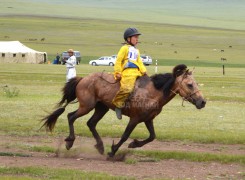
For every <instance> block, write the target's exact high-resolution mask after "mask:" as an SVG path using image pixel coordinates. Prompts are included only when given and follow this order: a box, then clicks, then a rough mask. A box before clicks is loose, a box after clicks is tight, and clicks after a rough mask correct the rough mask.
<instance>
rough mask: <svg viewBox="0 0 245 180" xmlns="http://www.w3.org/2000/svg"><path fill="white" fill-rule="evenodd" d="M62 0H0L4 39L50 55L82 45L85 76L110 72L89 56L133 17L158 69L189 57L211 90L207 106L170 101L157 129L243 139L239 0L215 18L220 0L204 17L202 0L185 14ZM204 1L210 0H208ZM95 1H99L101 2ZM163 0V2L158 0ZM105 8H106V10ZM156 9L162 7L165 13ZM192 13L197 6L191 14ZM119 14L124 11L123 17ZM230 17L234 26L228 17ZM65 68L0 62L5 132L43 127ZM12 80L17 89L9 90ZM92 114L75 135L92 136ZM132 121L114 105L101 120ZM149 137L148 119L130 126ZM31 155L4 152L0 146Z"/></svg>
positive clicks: (106, 123)
mask: <svg viewBox="0 0 245 180" xmlns="http://www.w3.org/2000/svg"><path fill="white" fill-rule="evenodd" d="M59 2H60V4H56V3H57V1H55V0H54V1H52V2H48V1H42V2H40V1H39V0H37V1H31V0H30V1H29V0H28V1H21V0H15V1H14V3H13V4H9V1H5V0H4V1H1V2H0V5H1V6H0V26H1V33H0V41H10V40H18V41H21V42H22V43H24V44H25V45H27V46H29V47H31V48H33V49H36V50H38V51H45V52H47V53H48V58H49V60H50V61H52V60H53V59H54V57H55V55H56V53H57V52H58V53H61V52H62V51H64V50H67V49H69V48H73V49H75V50H79V51H80V52H81V53H82V64H80V65H79V66H77V72H78V75H79V76H86V75H87V74H89V73H93V72H101V71H103V70H105V71H106V72H112V71H113V68H112V67H92V66H89V65H88V61H89V60H91V59H94V58H97V57H99V56H103V55H112V54H116V53H117V51H118V49H119V48H120V46H121V43H122V33H123V31H124V29H125V28H127V27H129V26H134V27H137V28H138V29H139V30H140V31H141V32H142V33H143V35H142V36H141V38H140V41H141V43H140V44H139V46H138V47H139V49H140V51H141V53H142V54H143V53H144V54H149V55H151V56H152V58H153V60H154V63H155V60H156V59H157V60H158V65H159V66H158V72H161V73H164V72H171V69H172V68H173V66H174V65H176V64H180V63H185V64H187V65H188V66H189V68H190V69H192V68H193V67H195V74H194V76H195V78H196V80H197V81H198V82H199V84H200V88H201V90H202V91H203V93H204V95H205V97H206V99H207V105H206V107H205V108H204V109H202V110H201V111H199V110H197V109H195V107H193V106H192V105H191V104H189V103H185V104H184V106H185V107H182V106H181V103H182V101H181V98H179V97H177V98H175V99H174V100H173V101H171V102H170V103H169V104H168V105H166V106H165V107H164V108H163V111H162V113H161V114H160V115H159V116H157V117H156V118H155V120H154V125H155V130H156V135H157V139H158V140H159V141H170V142H171V141H181V142H183V143H185V142H197V143H216V144H241V145H244V144H245V122H244V117H245V111H244V105H245V92H244V89H245V78H244V74H245V61H244V57H245V52H244V49H245V31H244V29H245V28H244V27H243V25H242V22H243V21H244V16H241V14H242V12H243V10H242V11H241V9H243V8H242V7H243V5H241V6H240V7H239V8H238V6H237V4H236V5H234V4H232V3H231V4H226V5H225V6H226V7H225V9H226V10H227V12H228V11H229V7H231V8H232V9H233V8H234V7H237V8H236V9H237V13H233V15H231V14H230V13H227V14H226V15H225V16H221V15H222V14H219V12H220V11H219V10H218V11H217V12H216V13H217V14H218V15H220V16H219V17H216V18H217V19H216V20H212V17H213V16H214V15H215V11H214V9H215V7H216V5H217V2H216V3H215V5H214V7H212V10H211V11H210V14H209V15H207V16H208V17H207V16H205V17H202V16H199V15H200V14H199V12H198V10H199V8H198V5H197V4H198V2H197V3H195V2H194V1H192V0H190V2H192V3H194V4H195V7H196V8H197V9H194V10H190V9H189V7H186V8H187V9H188V10H186V12H185V13H186V14H185V16H183V17H182V18H180V14H181V12H182V10H181V8H180V7H181V6H180V7H176V8H173V9H172V8H171V7H169V6H167V7H168V8H169V9H168V10H166V11H161V10H159V9H157V8H156V7H154V5H152V3H150V4H148V6H149V8H150V10H149V13H147V14H146V13H145V12H144V11H143V10H145V9H144V8H143V7H142V5H140V6H139V10H137V11H136V12H135V13H136V14H137V15H138V16H139V17H140V18H137V17H136V16H135V17H136V18H135V17H134V18H135V19H134V18H133V19H129V15H128V12H129V11H126V12H122V11H123V10H120V9H117V8H118V7H114V6H113V5H111V6H110V7H108V6H107V7H105V5H102V4H101V2H100V1H96V3H95V1H93V2H92V1H91V2H90V1H89V2H87V1H86V2H87V3H85V4H86V6H84V4H83V3H82V2H81V1H75V0H73V1H72V2H73V3H74V4H73V5H72V7H73V8H74V9H73V10H74V11H73V12H72V13H71V14H69V15H68V14H67V12H66V8H67V6H66V4H65V3H64V1H63V0H62V1H59ZM124 2H126V1H124ZM157 2H158V3H160V1H157ZM161 2H162V1H161ZM236 2H237V1H236ZM118 3H119V4H120V3H121V2H118ZM144 3H147V1H144ZM176 3H177V1H176V2H175V4H176ZM179 3H182V1H181V2H180V1H179ZM208 3H210V1H207V4H208ZM160 4H161V3H160ZM177 4H178V3H177ZM218 4H219V3H218ZM158 5H159V4H158ZM182 5H183V4H182ZM228 6H229V7H228ZM33 7H35V8H33ZM204 7H206V6H204ZM98 8H99V9H100V11H98V12H97V10H98ZM159 8H160V9H161V5H159ZM108 10H109V12H110V13H109V14H106V13H107V11H108ZM129 10H130V9H129ZM81 11H82V13H81ZM194 11H195V12H194ZM95 12H96V13H95ZM120 13H121V14H120ZM160 13H162V14H161V15H159V14H160ZM173 13H174V14H173ZM193 13H194V15H193V16H192V17H190V14H193ZM119 14H120V15H119ZM122 14H124V15H125V16H124V17H123V18H121V17H122ZM217 14H216V15H217ZM156 15H158V16H157V17H156ZM146 16H147V17H146ZM166 19H167V20H166ZM204 19H205V20H204ZM237 19H239V20H237ZM169 22H170V23H169ZM181 22H183V23H181ZM197 22H198V23H197ZM228 24H229V25H230V26H227V25H228ZM227 27H230V28H227ZM42 38H45V41H41V39H42ZM33 39H36V40H33ZM221 50H224V51H223V52H221ZM221 58H226V59H227V61H220V59H221ZM222 65H225V67H226V68H225V70H226V71H225V75H223V74H222V68H221V67H222ZM147 70H148V72H149V74H150V75H151V74H154V73H155V66H148V67H147ZM65 71H66V70H65V67H64V66H62V65H48V64H0V107H1V108H0V135H1V136H9V137H23V138H24V137H34V136H36V137H46V136H47V133H46V132H45V130H44V129H41V130H40V129H39V128H40V126H41V124H40V122H39V120H40V119H41V118H42V117H43V116H45V115H46V114H47V112H51V111H53V107H54V106H55V103H56V102H58V101H59V100H60V98H61V88H62V87H63V85H64V83H65ZM14 90H17V92H18V93H16V96H13V97H11V94H13V91H14ZM76 108H77V105H76V104H75V105H70V106H69V107H67V109H66V113H68V112H70V111H73V110H74V109H76ZM66 113H64V114H63V115H62V116H61V117H60V118H59V120H58V122H57V126H56V128H55V130H54V132H53V134H48V135H50V136H54V137H57V136H66V135H67V134H68V125H67V118H66ZM91 114H92V112H91V113H89V114H88V115H86V116H84V117H81V118H79V119H78V120H77V121H76V122H75V132H76V135H78V136H87V137H91V133H90V131H89V129H88V128H87V126H86V121H87V120H88V119H89V118H90V116H91ZM127 122H128V119H127V117H123V120H122V121H118V120H117V119H116V116H115V113H114V112H113V111H109V112H108V113H107V115H106V116H105V117H104V118H103V119H102V120H101V122H100V123H99V124H98V127H97V129H98V131H99V133H100V134H101V135H102V136H103V137H112V138H116V137H120V136H121V135H122V133H123V131H124V129H125V127H126V124H127ZM146 137H148V131H147V129H146V128H145V127H144V125H143V124H140V125H138V126H137V128H136V129H135V131H134V132H133V134H132V135H131V138H140V139H144V138H146ZM17 146H18V147H17ZM9 148H10V150H11V149H20V150H23V151H35V152H45V153H53V152H54V151H55V150H54V148H53V147H50V146H46V145H43V146H33V147H29V146H25V144H21V142H20V143H19V144H17V145H16V144H15V145H14V146H13V147H12V146H11V147H10V146H9ZM30 148H31V149H30ZM109 149H110V147H109V145H106V151H109ZM132 153H133V154H137V153H138V154H139V155H140V156H141V155H143V156H148V157H153V159H156V160H161V159H177V160H187V161H196V162H206V161H208V162H209V161H217V162H222V163H224V162H229V163H241V164H244V156H242V155H239V156H238V155H237V156H234V157H233V156H230V155H213V154H205V153H200V154H197V153H192V152H159V151H138V152H137V151H135V152H134V151H133V152H132ZM25 155H26V154H22V153H15V152H0V156H25ZM135 162H136V161H135V160H134V159H132V160H130V159H129V160H128V161H127V162H126V163H129V164H130V163H131V164H134V163H135ZM0 174H2V175H4V176H3V178H5V179H11V178H12V179H16V178H18V179H33V178H36V179H43V178H44V179H45V178H46V179H48V178H54V179H62V178H64V177H68V176H69V177H72V178H74V179H76V178H77V179H79V178H81V177H89V178H91V179H93V178H94V179H96V178H97V179H115V178H116V179H124V177H111V176H109V175H107V174H97V173H96V172H95V173H92V174H90V173H86V172H81V171H76V170H74V171H70V172H69V173H68V172H67V171H65V170H63V169H52V168H51V169H50V170H49V171H48V172H47V169H45V168H36V167H30V168H26V167H24V168H17V167H13V168H10V167H0ZM12 175H13V176H12ZM127 179H128V178H127Z"/></svg>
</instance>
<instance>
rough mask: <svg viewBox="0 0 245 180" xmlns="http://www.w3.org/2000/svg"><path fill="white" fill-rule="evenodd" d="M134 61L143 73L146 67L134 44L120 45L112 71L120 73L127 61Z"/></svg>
mask: <svg viewBox="0 0 245 180" xmlns="http://www.w3.org/2000/svg"><path fill="white" fill-rule="evenodd" d="M129 61H130V62H131V63H134V64H135V65H136V66H138V69H139V71H140V72H141V74H142V75H143V74H144V73H146V68H145V66H144V64H143V62H142V60H141V58H140V52H139V50H138V49H136V48H135V47H134V46H131V45H128V44H126V45H124V46H122V47H121V49H120V50H119V52H118V54H117V60H116V62H115V66H114V71H115V75H116V74H122V72H123V70H124V69H125V66H126V64H127V63H128V62H129Z"/></svg>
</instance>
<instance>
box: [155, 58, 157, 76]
mask: <svg viewBox="0 0 245 180" xmlns="http://www.w3.org/2000/svg"><path fill="white" fill-rule="evenodd" d="M155 73H157V60H156V67H155Z"/></svg>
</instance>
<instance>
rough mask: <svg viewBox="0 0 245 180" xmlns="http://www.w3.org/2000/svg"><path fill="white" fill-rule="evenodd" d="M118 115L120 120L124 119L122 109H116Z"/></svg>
mask: <svg viewBox="0 0 245 180" xmlns="http://www.w3.org/2000/svg"><path fill="white" fill-rule="evenodd" d="M115 111H116V115H117V118H118V119H122V110H121V109H120V108H117V107H116V108H115Z"/></svg>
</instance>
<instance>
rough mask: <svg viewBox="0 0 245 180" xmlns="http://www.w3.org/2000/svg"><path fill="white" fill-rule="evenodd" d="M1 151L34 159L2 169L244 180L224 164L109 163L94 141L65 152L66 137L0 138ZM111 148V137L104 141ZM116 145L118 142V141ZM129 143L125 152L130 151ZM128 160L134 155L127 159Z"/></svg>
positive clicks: (194, 146) (228, 148) (4, 161)
mask: <svg viewBox="0 0 245 180" xmlns="http://www.w3.org/2000/svg"><path fill="white" fill-rule="evenodd" d="M0 138H1V142H0V152H18V153H23V154H29V155H31V157H9V156H0V159H1V161H0V166H6V167H28V166H34V167H35V166H37V167H49V168H50V167H51V168H64V169H69V168H70V169H77V170H83V171H95V172H104V173H108V174H111V175H119V176H129V177H135V178H136V179H146V178H171V179H178V178H179V179H188V178H190V179H244V178H245V177H244V166H242V165H240V164H220V163H217V162H209V163H198V162H189V161H177V160H162V161H159V162H150V161H144V162H143V161H141V162H137V163H135V164H127V163H125V162H122V161H108V160H107V156H106V155H100V154H98V152H97V151H96V149H95V148H94V147H93V145H94V144H95V141H94V139H92V138H84V137H77V139H76V141H75V144H74V147H73V148H72V149H71V150H70V151H66V150H65V147H64V146H65V145H64V142H63V139H64V137H51V136H46V137H39V136H38V137H21V138H20V137H14V136H0ZM103 140H104V143H105V145H106V147H107V148H109V146H110V145H111V143H112V139H111V138H103ZM114 140H115V142H116V141H117V140H118V139H114ZM130 142H131V140H128V141H127V143H125V144H124V145H123V146H122V147H121V149H127V145H128V144H129V143H130ZM33 146H49V147H53V148H56V149H57V150H59V153H58V156H57V154H56V153H43V152H30V150H28V147H33ZM140 149H142V150H158V151H182V152H187V151H189V152H200V153H218V154H234V155H244V154H245V146H244V145H222V144H198V143H183V142H160V141H154V142H152V143H150V144H147V145H145V146H144V147H142V148H140ZM127 158H133V157H130V155H127V156H126V159H127Z"/></svg>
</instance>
